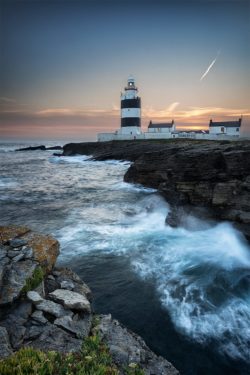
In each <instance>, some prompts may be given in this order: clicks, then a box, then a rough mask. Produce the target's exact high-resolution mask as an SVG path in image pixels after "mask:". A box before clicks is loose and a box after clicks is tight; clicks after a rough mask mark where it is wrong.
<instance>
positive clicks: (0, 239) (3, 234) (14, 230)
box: [0, 225, 30, 244]
mask: <svg viewBox="0 0 250 375" xmlns="http://www.w3.org/2000/svg"><path fill="white" fill-rule="evenodd" d="M29 232H30V229H29V228H28V227H21V226H20V227H19V226H16V225H8V226H0V243H1V244H3V243H5V242H7V241H9V240H12V239H13V238H16V237H20V236H23V235H25V234H26V233H29Z"/></svg>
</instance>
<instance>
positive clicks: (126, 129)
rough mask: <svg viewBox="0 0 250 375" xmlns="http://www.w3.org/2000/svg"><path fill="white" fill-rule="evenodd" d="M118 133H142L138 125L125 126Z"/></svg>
mask: <svg viewBox="0 0 250 375" xmlns="http://www.w3.org/2000/svg"><path fill="white" fill-rule="evenodd" d="M116 133H117V134H130V135H140V134H142V131H141V128H140V127H138V126H123V127H122V128H120V129H119V130H118V131H117V132H116Z"/></svg>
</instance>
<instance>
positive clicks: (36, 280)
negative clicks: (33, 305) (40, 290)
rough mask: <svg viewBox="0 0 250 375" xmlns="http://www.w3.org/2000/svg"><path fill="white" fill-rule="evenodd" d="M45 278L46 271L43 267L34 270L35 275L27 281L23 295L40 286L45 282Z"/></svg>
mask: <svg viewBox="0 0 250 375" xmlns="http://www.w3.org/2000/svg"><path fill="white" fill-rule="evenodd" d="M43 278H44V271H43V269H42V267H40V266H39V267H37V268H36V269H35V270H34V272H33V275H32V276H31V277H29V278H28V279H27V280H26V284H25V285H24V287H23V289H22V293H27V292H29V291H30V290H33V289H35V288H36V287H38V285H39V284H40V283H41V282H42V281H43Z"/></svg>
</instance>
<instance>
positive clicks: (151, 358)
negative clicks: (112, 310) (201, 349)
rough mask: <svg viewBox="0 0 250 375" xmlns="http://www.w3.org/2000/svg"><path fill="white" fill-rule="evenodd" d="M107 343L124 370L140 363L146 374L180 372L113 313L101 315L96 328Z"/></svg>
mask: <svg viewBox="0 0 250 375" xmlns="http://www.w3.org/2000/svg"><path fill="white" fill-rule="evenodd" d="M95 329H96V330H97V331H98V332H99V333H100V335H101V337H102V339H103V340H104V342H105V343H106V344H107V346H108V348H109V350H110V353H111V356H112V358H113V361H114V362H115V364H116V365H117V367H118V368H119V369H120V370H121V371H122V368H124V367H126V366H129V364H136V365H140V366H141V367H142V368H143V371H144V373H145V375H151V374H157V375H178V374H179V372H178V371H177V370H176V369H175V368H174V367H173V366H172V364H171V363H170V362H168V361H167V360H166V359H164V358H162V357H158V356H157V355H156V354H154V353H153V352H152V351H151V350H150V349H149V348H148V347H147V345H146V344H145V342H144V341H143V340H142V338H141V337H140V336H138V335H136V334H135V333H133V332H130V331H128V330H127V329H126V328H125V327H123V326H122V325H121V324H120V323H119V322H118V321H117V320H112V319H111V315H101V316H100V322H99V324H98V326H97V327H96V328H95Z"/></svg>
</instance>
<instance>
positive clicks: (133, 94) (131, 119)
mask: <svg viewBox="0 0 250 375" xmlns="http://www.w3.org/2000/svg"><path fill="white" fill-rule="evenodd" d="M137 92H138V90H137V87H136V86H135V80H134V78H133V77H132V76H129V78H128V83H127V86H126V87H125V89H124V93H122V94H121V128H120V130H119V134H129V135H130V136H132V137H134V138H136V136H137V135H140V134H141V98H140V97H139V96H138V95H137Z"/></svg>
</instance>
